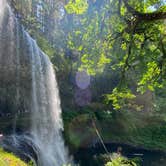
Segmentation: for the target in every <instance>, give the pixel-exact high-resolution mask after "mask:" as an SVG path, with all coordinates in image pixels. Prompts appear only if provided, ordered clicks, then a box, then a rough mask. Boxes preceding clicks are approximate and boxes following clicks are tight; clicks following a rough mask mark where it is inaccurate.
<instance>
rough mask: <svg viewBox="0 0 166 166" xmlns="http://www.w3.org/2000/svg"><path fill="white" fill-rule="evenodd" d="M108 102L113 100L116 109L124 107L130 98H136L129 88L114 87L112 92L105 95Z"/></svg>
mask: <svg viewBox="0 0 166 166" xmlns="http://www.w3.org/2000/svg"><path fill="white" fill-rule="evenodd" d="M105 97H106V101H107V103H108V102H109V101H112V105H113V107H114V109H115V110H120V109H121V108H123V107H124V106H125V105H126V104H127V101H128V100H130V99H134V98H135V95H134V94H132V93H131V91H130V90H129V89H127V88H123V89H118V88H114V89H113V91H112V94H107V95H105Z"/></svg>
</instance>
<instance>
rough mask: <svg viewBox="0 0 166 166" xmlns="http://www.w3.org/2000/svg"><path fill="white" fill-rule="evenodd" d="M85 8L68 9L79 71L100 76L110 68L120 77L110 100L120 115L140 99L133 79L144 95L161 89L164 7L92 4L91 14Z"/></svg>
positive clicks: (165, 69)
mask: <svg viewBox="0 0 166 166" xmlns="http://www.w3.org/2000/svg"><path fill="white" fill-rule="evenodd" d="M83 3H85V4H86V3H87V1H83V0H82V1H81V0H80V1H72V0H71V1H69V3H68V5H67V6H66V10H67V11H68V12H69V14H70V15H72V16H73V19H74V20H75V22H73V31H72V32H70V33H69V34H68V39H69V42H68V46H69V48H70V49H71V50H73V51H77V54H78V57H79V59H80V61H81V64H80V67H79V69H80V70H86V71H87V72H88V73H89V74H91V75H95V74H97V73H98V72H103V70H104V67H105V66H109V67H110V68H112V70H113V71H115V72H117V73H119V74H120V80H119V83H118V85H117V86H116V87H115V89H114V90H113V91H112V94H108V95H106V97H107V99H108V100H111V101H112V102H113V105H114V108H115V109H120V108H121V106H122V105H124V104H125V103H126V102H127V101H128V100H131V99H132V98H134V97H135V95H133V94H132V90H131V83H130V82H131V79H132V78H131V77H132V76H134V82H136V83H137V92H139V93H144V92H145V91H146V90H147V89H149V90H150V91H154V90H155V89H156V88H162V87H163V86H164V85H165V74H166V38H165V36H166V28H165V26H166V25H165V24H166V23H165V19H166V4H165V2H164V1H162V0H147V1H140V0H135V1H131V0H118V1H114V0H111V1H109V0H103V1H102V3H99V0H96V1H88V5H89V6H88V9H87V10H86V12H85V6H87V5H85V4H83ZM79 4H81V5H79ZM81 7H82V10H81V9H80V8H81ZM78 11H82V12H81V13H78ZM73 13H75V14H73ZM76 14H77V15H76ZM78 14H79V15H78Z"/></svg>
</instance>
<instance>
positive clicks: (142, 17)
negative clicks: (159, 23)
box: [123, 0, 166, 21]
mask: <svg viewBox="0 0 166 166" xmlns="http://www.w3.org/2000/svg"><path fill="white" fill-rule="evenodd" d="M123 2H124V4H125V6H126V8H127V10H128V11H129V12H130V13H131V14H132V15H133V16H134V17H136V18H137V19H138V20H139V21H155V20H161V19H166V12H161V11H156V12H153V13H141V12H139V11H137V10H136V9H134V8H133V7H132V6H130V5H129V4H128V0H123Z"/></svg>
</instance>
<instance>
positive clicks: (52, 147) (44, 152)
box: [0, 0, 69, 166]
mask: <svg viewBox="0 0 166 166" xmlns="http://www.w3.org/2000/svg"><path fill="white" fill-rule="evenodd" d="M0 69H1V73H4V74H0V86H1V87H2V88H6V86H7V88H6V91H5V92H9V94H10V95H9V97H6V98H7V99H6V100H9V99H11V98H12V101H13V102H12V104H13V103H15V105H14V104H13V105H14V106H13V107H14V108H15V110H14V117H15V118H14V124H13V125H14V127H13V128H14V133H13V135H14V140H15V141H14V142H15V143H14V145H15V147H16V148H17V147H19V146H21V142H22V140H24V142H27V144H29V145H30V146H32V148H33V149H34V151H35V152H36V155H37V159H36V160H37V161H36V163H37V165H38V166H62V165H63V164H67V163H68V162H69V159H68V152H67V150H66V148H65V146H64V141H63V138H62V135H61V131H62V129H63V123H62V119H61V108H60V99H59V92H58V85H57V82H56V78H55V73H54V69H53V65H52V64H51V62H50V60H49V58H48V57H47V55H45V54H44V53H43V52H42V51H41V50H40V49H39V47H38V46H37V44H36V41H35V40H33V39H32V38H31V37H30V35H29V34H28V33H27V32H26V31H25V30H24V28H23V27H22V26H21V25H19V23H18V20H17V19H16V18H15V17H14V15H13V13H12V11H11V8H10V7H9V6H8V5H7V3H5V1H4V0H0ZM1 80H3V81H1ZM6 83H8V84H6ZM5 85H6V86H5ZM1 87H0V88H1ZM12 95H13V96H12ZM21 109H23V110H24V111H25V110H26V111H27V110H28V112H30V119H31V120H30V130H29V134H28V135H21V136H17V135H16V133H15V128H16V125H17V124H16V119H17V115H15V114H16V113H17V114H19V113H20V110H21Z"/></svg>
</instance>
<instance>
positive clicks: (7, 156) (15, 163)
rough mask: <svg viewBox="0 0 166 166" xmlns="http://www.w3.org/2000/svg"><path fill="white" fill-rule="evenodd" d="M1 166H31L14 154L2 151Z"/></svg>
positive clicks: (0, 152) (0, 151) (0, 155)
mask: <svg viewBox="0 0 166 166" xmlns="http://www.w3.org/2000/svg"><path fill="white" fill-rule="evenodd" d="M0 166H30V165H29V164H27V163H25V162H24V161H22V160H21V159H19V158H18V157H16V156H15V155H13V154H12V153H8V152H5V151H4V150H2V149H0Z"/></svg>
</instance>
